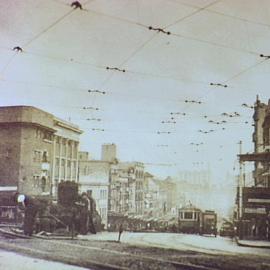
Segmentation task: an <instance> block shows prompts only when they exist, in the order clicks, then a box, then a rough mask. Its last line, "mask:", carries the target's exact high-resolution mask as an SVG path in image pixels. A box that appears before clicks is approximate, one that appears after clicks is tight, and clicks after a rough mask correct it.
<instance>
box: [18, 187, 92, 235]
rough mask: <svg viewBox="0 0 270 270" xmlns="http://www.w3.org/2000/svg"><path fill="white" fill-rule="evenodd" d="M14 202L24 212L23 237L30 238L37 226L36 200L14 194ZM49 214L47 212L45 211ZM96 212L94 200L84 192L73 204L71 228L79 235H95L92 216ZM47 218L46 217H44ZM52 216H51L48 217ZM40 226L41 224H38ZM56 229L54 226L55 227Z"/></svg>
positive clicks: (37, 210) (89, 194) (89, 193)
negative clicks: (89, 233)
mask: <svg viewBox="0 0 270 270" xmlns="http://www.w3.org/2000/svg"><path fill="white" fill-rule="evenodd" d="M14 198H15V201H16V203H17V204H18V205H19V207H20V208H21V209H22V210H24V219H23V231H24V234H25V235H28V236H31V235H32V234H33V232H34V230H35V231H36V230H37V229H38V228H36V227H38V226H37V225H38V224H39V223H38V222H37V221H38V220H39V212H40V209H39V206H38V203H37V200H36V199H35V198H33V197H31V196H28V195H24V194H19V193H16V194H15V196H14ZM47 212H49V210H48V211H47ZM95 212H96V204H95V200H94V199H93V198H92V195H91V192H88V193H86V192H84V193H82V194H81V196H80V197H79V199H78V200H77V201H76V202H75V211H74V215H73V217H72V219H71V223H72V224H71V225H72V226H71V227H72V228H74V229H75V231H76V232H77V233H79V234H84V235H85V234H87V233H88V232H91V233H93V234H95V233H96V229H95V225H94V221H93V219H94V215H95ZM46 216H47V215H46ZM50 216H52V215H50ZM40 225H42V224H40ZM55 227H56V226H55Z"/></svg>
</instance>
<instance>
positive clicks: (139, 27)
mask: <svg viewBox="0 0 270 270" xmlns="http://www.w3.org/2000/svg"><path fill="white" fill-rule="evenodd" d="M71 3H72V1H66V0H23V1H22V0H12V1H0V41H1V42H0V92H1V97H0V106H10V105H31V106H35V107H38V108H40V109H43V110H45V111H48V112H50V113H52V114H54V115H56V116H58V117H60V118H62V119H65V120H70V121H71V122H73V123H75V124H77V125H79V127H80V128H81V129H82V130H83V131H84V133H83V135H82V136H81V144H80V149H81V150H83V151H89V152H90V153H91V155H92V157H93V158H95V159H99V158H100V153H101V145H102V144H104V143H115V144H116V145H117V151H118V158H119V159H120V160H121V161H140V162H144V163H145V164H146V169H147V170H148V171H149V172H151V173H152V174H155V175H156V176H160V177H166V176H168V175H171V176H174V175H177V173H178V172H179V171H183V170H201V169H208V168H210V170H211V172H212V174H213V176H214V181H216V182H217V183H219V182H224V181H225V176H226V174H227V172H230V173H232V174H236V173H237V171H236V170H233V168H234V167H237V154H238V153H239V144H238V143H239V141H240V140H242V141H243V152H252V150H253V145H252V132H253V126H252V124H253V122H252V115H253V110H252V109H251V108H248V107H244V106H242V104H243V103H246V104H248V105H250V106H252V105H253V104H254V102H255V100H256V96H257V95H259V97H260V99H261V101H263V102H264V103H267V102H268V98H269V89H268V86H269V84H270V76H269V71H270V64H269V59H268V58H267V57H261V55H264V56H267V55H269V54H270V50H269V48H270V2H269V0H258V1H254V0H217V1H216V0H88V1H87V0H82V1H80V3H81V5H82V8H83V9H79V8H77V9H74V8H72V7H71V6H70V4H71ZM16 46H19V47H20V48H22V52H21V51H15V50H13V48H14V47H16ZM224 113H225V115H224ZM222 114H223V115H222ZM230 115H231V117H230ZM210 130H213V131H211V132H209V131H210ZM249 167H250V168H251V166H249Z"/></svg>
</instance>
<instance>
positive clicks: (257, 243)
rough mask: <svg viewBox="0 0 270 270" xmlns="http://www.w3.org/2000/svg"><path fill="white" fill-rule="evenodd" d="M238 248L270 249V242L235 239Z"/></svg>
mask: <svg viewBox="0 0 270 270" xmlns="http://www.w3.org/2000/svg"><path fill="white" fill-rule="evenodd" d="M235 240H236V243H237V245H238V246H242V247H252V248H269V249H270V241H263V240H240V239H239V238H238V237H236V238H235Z"/></svg>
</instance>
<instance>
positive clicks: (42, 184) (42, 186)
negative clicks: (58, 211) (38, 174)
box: [41, 177, 46, 192]
mask: <svg viewBox="0 0 270 270" xmlns="http://www.w3.org/2000/svg"><path fill="white" fill-rule="evenodd" d="M45 190H46V178H45V177H42V178H41V191H42V192H45Z"/></svg>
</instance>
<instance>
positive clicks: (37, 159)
mask: <svg viewBox="0 0 270 270" xmlns="http://www.w3.org/2000/svg"><path fill="white" fill-rule="evenodd" d="M33 161H34V162H41V151H40V150H34V153H33Z"/></svg>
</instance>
